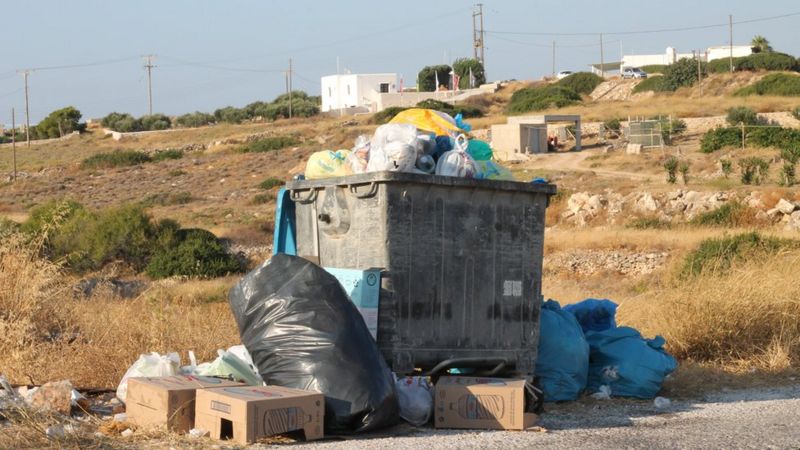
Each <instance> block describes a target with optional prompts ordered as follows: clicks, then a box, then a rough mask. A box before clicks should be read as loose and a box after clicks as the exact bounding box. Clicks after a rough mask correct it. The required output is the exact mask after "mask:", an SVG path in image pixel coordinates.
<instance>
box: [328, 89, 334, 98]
mask: <svg viewBox="0 0 800 450" xmlns="http://www.w3.org/2000/svg"><path fill="white" fill-rule="evenodd" d="M328 97H333V90H331V88H328Z"/></svg>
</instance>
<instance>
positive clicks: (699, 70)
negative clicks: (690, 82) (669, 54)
mask: <svg viewBox="0 0 800 450" xmlns="http://www.w3.org/2000/svg"><path fill="white" fill-rule="evenodd" d="M692 53H694V52H692ZM695 59H697V82H698V83H700V82H701V81H703V72H702V71H701V67H700V50H698V51H697V54H696V55H695Z"/></svg>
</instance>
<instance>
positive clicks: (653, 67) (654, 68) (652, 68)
mask: <svg viewBox="0 0 800 450" xmlns="http://www.w3.org/2000/svg"><path fill="white" fill-rule="evenodd" d="M666 68H667V65H666V64H648V65H646V66H642V67H639V69H641V70H643V71H645V72H647V74H648V75H650V74H651V73H662V74H663V73H664V69H666Z"/></svg>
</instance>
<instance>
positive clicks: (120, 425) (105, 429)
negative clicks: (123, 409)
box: [97, 420, 131, 436]
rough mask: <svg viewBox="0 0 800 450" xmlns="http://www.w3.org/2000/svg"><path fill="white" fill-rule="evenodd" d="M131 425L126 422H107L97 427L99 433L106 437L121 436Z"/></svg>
mask: <svg viewBox="0 0 800 450" xmlns="http://www.w3.org/2000/svg"><path fill="white" fill-rule="evenodd" d="M130 427H131V425H130V424H129V423H126V422H114V421H113V420H105V421H103V422H102V423H101V424H100V426H98V427H97V430H98V432H100V433H102V434H103V435H105V436H119V435H120V434H121V433H122V432H123V431H125V430H127V429H129V428H130Z"/></svg>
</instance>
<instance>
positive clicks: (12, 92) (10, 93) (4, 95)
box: [0, 88, 23, 98]
mask: <svg viewBox="0 0 800 450" xmlns="http://www.w3.org/2000/svg"><path fill="white" fill-rule="evenodd" d="M22 89H23V88H19V89H15V90H13V91H11V92H6V93H5V94H0V98H5V97H8V96H10V95H14V94H16V93H17V92H22Z"/></svg>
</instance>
